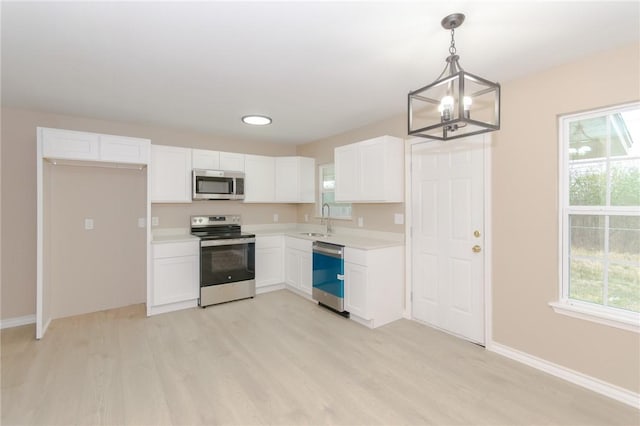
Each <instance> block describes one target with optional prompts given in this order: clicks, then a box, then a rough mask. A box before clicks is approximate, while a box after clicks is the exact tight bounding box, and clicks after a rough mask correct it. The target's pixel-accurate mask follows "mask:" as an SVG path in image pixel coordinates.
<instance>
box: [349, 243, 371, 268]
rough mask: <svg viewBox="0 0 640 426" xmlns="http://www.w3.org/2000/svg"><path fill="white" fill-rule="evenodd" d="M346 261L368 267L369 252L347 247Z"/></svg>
mask: <svg viewBox="0 0 640 426" xmlns="http://www.w3.org/2000/svg"><path fill="white" fill-rule="evenodd" d="M344 261H345V262H350V263H355V264H356V265H362V266H367V250H359V249H354V248H349V247H345V248H344Z"/></svg>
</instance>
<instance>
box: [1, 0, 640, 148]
mask: <svg viewBox="0 0 640 426" xmlns="http://www.w3.org/2000/svg"><path fill="white" fill-rule="evenodd" d="M453 12H463V13H465V14H466V15H467V19H466V21H465V23H464V25H463V26H462V27H461V28H460V29H458V30H456V45H457V48H458V54H459V55H460V64H461V65H462V67H463V68H464V69H465V70H467V71H470V72H472V73H474V74H477V75H480V76H482V77H485V78H488V79H490V80H494V81H499V82H505V81H508V80H511V79H514V78H517V77H520V76H523V75H526V74H529V73H533V72H536V71H539V70H542V69H545V68H549V67H552V66H554V65H557V64H560V63H563V62H568V61H571V60H573V59H575V58H577V57H580V56H583V55H585V54H588V53H591V52H596V51H599V50H604V49H607V48H610V47H613V46H617V45H621V44H625V43H629V42H632V41H639V40H640V2H637V1H626V2H610V1H602V2H581V1H571V2H536V1H510V2H485V1H467V2H454V1H438V2H436V1H422V2H401V1H394V2H193V3H191V2H189V3H187V2H60V3H59V2H44V3H33V2H16V3H13V2H7V1H3V2H2V9H1V15H2V33H1V35H2V104H3V106H13V107H22V108H30V109H39V110H46V111H52V112H59V113H66V114H73V115H82V116H88V117H96V118H103V119H108V120H117V121H127V122H136V123H146V124H158V125H162V126H167V127H176V128H181V129H188V130H193V131H197V132H202V133H211V134H216V135H228V136H230V137H238V138H246V139H255V140H264V141H271V142H278V143H293V144H299V143H304V142H309V141H313V140H317V139H320V138H324V137H327V136H330V135H334V134H338V133H341V132H344V131H346V130H349V129H353V128H357V127H360V126H364V125H366V124H368V123H372V122H375V121H379V120H381V119H384V118H387V117H391V116H395V115H400V114H403V113H405V112H406V96H407V93H408V92H409V91H410V90H413V89H417V88H419V87H421V86H423V85H425V84H428V83H430V82H431V81H432V80H434V79H435V78H436V77H437V76H438V75H439V74H440V72H441V70H442V68H443V67H444V64H445V62H444V60H445V58H446V56H447V55H448V48H449V41H450V34H449V32H448V31H446V30H444V29H442V28H441V27H440V20H441V19H442V18H443V17H444V16H446V15H448V14H449V13H453ZM603 78H615V76H603ZM584 89H585V90H588V88H584ZM250 113H257V114H266V115H269V116H271V117H273V124H272V125H271V126H267V127H260V128H256V127H249V126H247V125H244V124H242V123H241V121H240V117H241V116H243V115H246V114H250Z"/></svg>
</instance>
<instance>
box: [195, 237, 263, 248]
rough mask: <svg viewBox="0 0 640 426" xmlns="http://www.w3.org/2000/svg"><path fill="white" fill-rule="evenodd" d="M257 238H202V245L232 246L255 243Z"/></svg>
mask: <svg viewBox="0 0 640 426" xmlns="http://www.w3.org/2000/svg"><path fill="white" fill-rule="evenodd" d="M255 242H256V239H255V238H231V239H224V240H200V247H216V246H230V245H234V244H249V243H255Z"/></svg>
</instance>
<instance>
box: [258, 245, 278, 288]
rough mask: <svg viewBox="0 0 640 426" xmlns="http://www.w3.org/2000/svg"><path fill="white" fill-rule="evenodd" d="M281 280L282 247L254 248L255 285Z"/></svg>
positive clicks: (260, 285)
mask: <svg viewBox="0 0 640 426" xmlns="http://www.w3.org/2000/svg"><path fill="white" fill-rule="evenodd" d="M282 281H283V279H282V247H267V248H260V249H259V248H256V287H263V286H267V285H273V284H280V283H282Z"/></svg>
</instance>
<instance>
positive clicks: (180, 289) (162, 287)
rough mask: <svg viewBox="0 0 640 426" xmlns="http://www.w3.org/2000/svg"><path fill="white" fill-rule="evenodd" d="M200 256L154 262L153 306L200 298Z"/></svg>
mask: <svg viewBox="0 0 640 426" xmlns="http://www.w3.org/2000/svg"><path fill="white" fill-rule="evenodd" d="M198 259H199V258H198V256H183V257H167V258H162V259H154V261H153V304H154V306H159V305H164V304H167V303H176V302H184V301H186V300H193V299H197V298H198V296H199V283H198V280H199V271H198Z"/></svg>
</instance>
